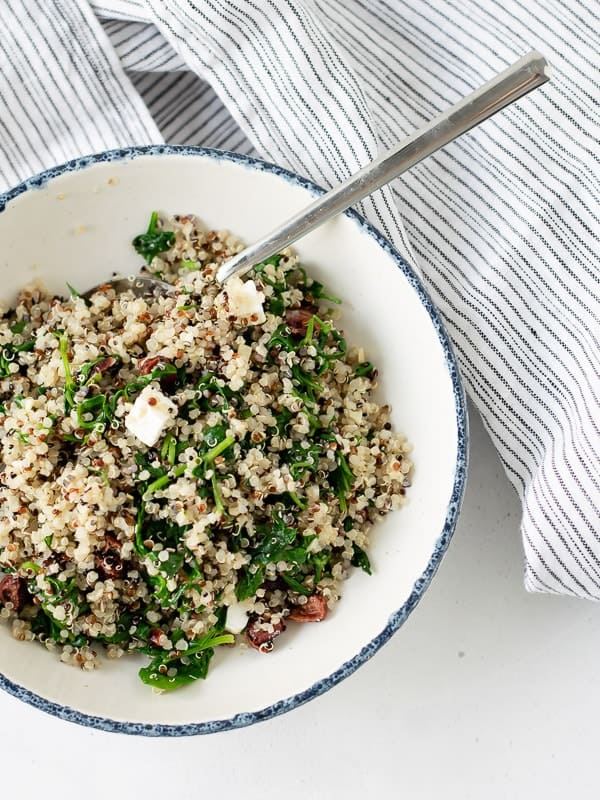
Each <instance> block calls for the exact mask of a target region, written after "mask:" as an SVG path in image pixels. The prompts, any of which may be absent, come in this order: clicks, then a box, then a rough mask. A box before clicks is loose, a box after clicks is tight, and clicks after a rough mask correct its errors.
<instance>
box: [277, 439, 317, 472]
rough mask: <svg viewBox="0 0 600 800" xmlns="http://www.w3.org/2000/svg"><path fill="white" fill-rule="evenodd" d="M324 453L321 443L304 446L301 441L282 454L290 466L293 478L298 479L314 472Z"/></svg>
mask: <svg viewBox="0 0 600 800" xmlns="http://www.w3.org/2000/svg"><path fill="white" fill-rule="evenodd" d="M322 454H323V451H322V448H321V446H320V445H319V444H311V445H309V446H308V447H303V446H302V443H301V442H297V443H296V444H294V445H293V446H292V447H291V448H290V449H289V450H287V451H286V452H285V453H283V454H282V456H283V458H284V459H285V462H286V463H287V464H289V466H290V474H291V476H292V478H293V479H294V480H298V479H299V478H301V477H302V476H303V475H305V474H306V473H309V474H313V473H315V472H316V471H317V469H318V468H319V459H320V457H321V456H322Z"/></svg>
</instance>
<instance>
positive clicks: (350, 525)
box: [344, 517, 354, 533]
mask: <svg viewBox="0 0 600 800" xmlns="http://www.w3.org/2000/svg"><path fill="white" fill-rule="evenodd" d="M353 527H354V521H353V519H352V517H346V519H345V520H344V530H345V531H346V533H350V531H351V530H352V528H353Z"/></svg>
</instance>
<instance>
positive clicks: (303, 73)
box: [0, 0, 600, 599]
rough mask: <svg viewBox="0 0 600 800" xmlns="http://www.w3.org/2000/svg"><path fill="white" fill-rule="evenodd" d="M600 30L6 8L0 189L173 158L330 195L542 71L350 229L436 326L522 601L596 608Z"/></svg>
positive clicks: (585, 13)
mask: <svg viewBox="0 0 600 800" xmlns="http://www.w3.org/2000/svg"><path fill="white" fill-rule="evenodd" d="M599 30H600V20H599V18H598V5H597V4H596V3H595V2H593V0H570V2H569V3H568V4H567V3H564V2H562V0H460V2H458V1H457V0H435V2H434V0H431V1H430V2H426V1H425V0H388V1H387V2H386V1H385V0H299V1H298V2H292V0H194V1H193V2H192V0H102V1H99V2H92V3H88V2H87V1H86V0H79V1H78V0H3V1H2V3H0V59H1V61H0V156H1V158H0V184H1V185H2V188H6V187H8V186H10V185H12V184H15V183H16V182H18V181H19V180H21V179H22V178H24V177H26V176H28V175H30V174H32V173H34V172H37V171H39V170H40V169H42V168H45V167H48V166H50V165H52V164H55V163H58V162H62V161H65V160H67V159H69V158H71V157H74V156H76V155H80V154H82V153H89V152H93V151H98V150H102V149H106V148H112V147H117V146H122V145H129V144H142V143H149V142H157V141H161V140H165V141H168V142H178V143H187V144H203V145H208V146H212V147H219V148H224V149H231V150H237V151H241V152H244V153H256V154H258V155H260V156H263V157H265V158H267V159H269V160H271V161H275V162H278V163H281V164H284V165H286V166H289V167H290V168H291V169H293V170H295V171H297V172H300V173H302V174H305V175H308V176H309V177H311V178H313V179H314V180H315V181H317V182H319V183H321V184H326V185H332V184H334V183H336V182H338V181H340V180H341V179H342V178H344V177H346V176H347V175H349V174H350V173H352V172H354V171H355V170H356V169H357V168H358V167H359V166H361V165H363V164H364V163H366V162H367V161H368V160H370V159H371V158H373V157H374V156H375V155H376V154H377V153H378V152H380V151H381V150H382V149H383V148H386V147H389V146H391V145H393V144H395V143H396V142H397V141H398V140H400V139H401V138H402V137H403V136H404V135H406V134H408V133H410V132H411V131H413V130H414V129H415V128H416V127H418V126H419V125H421V124H423V123H424V122H425V121H426V120H428V119H429V118H430V117H431V116H433V115H434V114H435V113H437V112H439V111H441V110H443V109H444V107H446V106H447V105H448V104H450V103H451V102H454V101H456V100H458V99H459V98H460V97H461V96H463V95H464V94H467V93H468V92H469V91H470V90H471V89H473V88H474V87H475V86H477V85H478V84H479V83H480V82H481V81H482V80H484V79H486V78H489V77H491V76H492V74H493V73H495V72H497V71H500V70H501V69H503V68H504V67H506V66H507V65H508V64H509V63H510V62H512V61H514V60H516V58H517V57H518V56H520V55H522V54H523V53H524V52H526V51H527V50H529V49H531V48H532V47H535V48H537V49H539V50H541V51H542V52H543V53H544V54H545V55H546V56H547V58H548V59H549V60H550V61H551V63H552V64H553V66H554V76H553V80H552V82H551V84H550V85H547V86H546V87H545V88H544V89H542V90H540V91H538V92H536V93H535V94H534V95H531V96H530V97H528V98H526V99H525V100H523V101H521V102H520V103H519V104H518V105H517V106H516V107H513V108H511V109H509V110H507V111H506V112H504V113H503V114H501V115H499V116H497V117H495V118H494V119H493V120H491V121H489V122H487V123H486V124H484V125H483V126H482V127H480V128H479V129H477V130H475V131H473V132H472V133H470V134H469V135H467V136H465V137H463V138H462V139H461V140H460V141H458V142H456V143H454V144H452V145H450V146H449V147H447V148H446V149H445V150H444V151H443V152H442V153H441V154H439V155H437V156H435V157H433V158H430V159H428V160H427V161H426V162H424V163H423V164H421V165H419V166H418V167H415V168H414V169H413V170H412V171H411V172H410V174H409V175H407V176H405V177H403V178H402V179H400V180H398V181H397V182H396V183H395V184H394V185H393V186H392V187H388V188H386V189H384V190H382V191H380V192H378V193H377V194H376V195H375V196H373V197H372V198H371V199H369V200H368V201H366V202H365V203H364V205H363V209H362V210H363V212H364V213H365V214H366V216H367V217H368V218H369V219H370V220H371V221H372V222H373V223H374V224H375V225H376V226H377V227H378V228H380V229H381V230H382V231H383V232H384V233H385V234H386V235H387V236H388V237H389V238H390V239H391V240H392V241H393V242H394V243H395V245H396V246H397V247H398V248H399V250H400V251H401V252H402V253H403V254H404V255H405V257H406V258H407V259H409V260H410V261H411V262H412V263H413V264H414V265H415V266H416V267H417V269H419V270H420V271H421V272H422V274H423V275H424V277H425V280H426V282H427V285H428V287H429V290H430V291H431V293H432V295H433V297H434V299H435V301H436V302H437V304H438V306H439V308H440V309H441V311H442V313H443V315H444V318H445V320H446V322H447V325H448V328H449V330H450V333H451V335H452V337H453V340H454V343H455V346H456V349H457V352H458V355H459V358H460V362H461V365H462V371H463V375H464V378H465V381H466V385H467V389H468V391H469V393H470V396H471V398H472V399H473V401H474V402H475V404H476V406H477V408H478V409H479V411H480V412H481V414H482V416H483V419H484V421H485V423H486V425H487V427H488V430H489V431H490V433H491V435H492V438H493V440H494V442H495V444H496V446H497V448H498V451H499V453H500V457H501V458H502V461H503V463H504V465H505V468H506V471H507V474H508V476H509V478H510V480H511V481H512V483H513V484H514V486H515V488H516V490H517V492H518V493H519V496H520V497H521V499H522V503H523V520H522V531H523V540H524V546H525V554H526V576H525V582H526V586H527V588H528V589H531V590H539V591H548V592H558V593H568V594H573V595H576V596H579V597H586V598H594V599H598V598H600V470H599V469H598V464H599V461H600V299H599V297H600V288H599V276H600V268H599V263H598V257H599V248H598V238H597V231H598V200H599V197H600V189H599V185H598V169H597V167H598V133H599V127H600V126H599V115H598V94H599V90H600V87H599V76H598V53H599V52H600V39H599V35H598V31H599Z"/></svg>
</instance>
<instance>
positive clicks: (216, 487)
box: [210, 470, 226, 514]
mask: <svg viewBox="0 0 600 800" xmlns="http://www.w3.org/2000/svg"><path fill="white" fill-rule="evenodd" d="M210 482H211V485H212V490H213V497H214V501H215V508H216V509H217V511H218V512H219V514H225V513H226V511H225V506H224V505H223V499H222V497H221V492H220V491H219V481H218V480H217V473H216V472H215V471H214V470H213V474H212V477H211V479H210Z"/></svg>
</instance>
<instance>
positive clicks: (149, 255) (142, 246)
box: [132, 211, 175, 264]
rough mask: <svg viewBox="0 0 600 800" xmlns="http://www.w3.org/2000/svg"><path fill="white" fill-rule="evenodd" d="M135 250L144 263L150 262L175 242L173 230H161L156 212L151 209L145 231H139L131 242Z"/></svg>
mask: <svg viewBox="0 0 600 800" xmlns="http://www.w3.org/2000/svg"><path fill="white" fill-rule="evenodd" d="M132 244H133V246H134V248H135V249H136V251H137V252H138V253H139V254H140V255H141V256H143V257H144V258H145V259H146V263H147V264H150V263H152V259H153V258H154V257H155V256H157V255H159V254H160V253H164V252H165V250H168V249H169V248H170V247H173V245H174V244H175V234H174V233H173V231H163V230H161V229H160V228H159V227H158V212H157V211H153V212H152V214H151V216H150V223H149V225H148V230H147V231H146V233H140V234H139V236H136V237H135V239H134V240H133V242H132Z"/></svg>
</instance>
